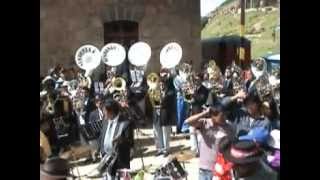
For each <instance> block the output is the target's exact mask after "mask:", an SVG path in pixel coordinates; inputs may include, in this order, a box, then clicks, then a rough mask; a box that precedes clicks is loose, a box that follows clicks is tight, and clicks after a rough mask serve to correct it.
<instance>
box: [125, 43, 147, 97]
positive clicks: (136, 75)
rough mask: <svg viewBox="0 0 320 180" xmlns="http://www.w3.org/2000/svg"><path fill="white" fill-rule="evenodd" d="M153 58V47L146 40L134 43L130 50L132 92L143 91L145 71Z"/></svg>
mask: <svg viewBox="0 0 320 180" xmlns="http://www.w3.org/2000/svg"><path fill="white" fill-rule="evenodd" d="M150 58H151V47H150V46H149V45H148V44H147V43H145V42H137V43H134V44H133V45H132V46H131V47H130V49H129V52H128V60H129V62H130V64H131V65H132V66H130V78H131V80H132V83H131V85H130V89H131V90H132V92H141V87H142V86H141V85H142V82H143V77H144V73H145V72H144V71H145V69H146V66H147V64H148V62H149V60H150Z"/></svg>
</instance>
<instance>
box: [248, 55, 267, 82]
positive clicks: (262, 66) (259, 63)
mask: <svg viewBox="0 0 320 180" xmlns="http://www.w3.org/2000/svg"><path fill="white" fill-rule="evenodd" d="M251 71H252V74H253V75H254V76H255V78H256V79H259V78H260V77H261V76H262V75H265V74H266V72H267V63H266V61H265V60H264V59H263V58H258V59H257V60H255V61H253V62H252V63H251Z"/></svg>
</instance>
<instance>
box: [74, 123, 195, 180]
mask: <svg viewBox="0 0 320 180" xmlns="http://www.w3.org/2000/svg"><path fill="white" fill-rule="evenodd" d="M172 130H173V132H175V127H172ZM189 144H190V140H188V139H187V138H186V135H183V134H179V135H175V134H174V133H171V141H170V152H171V153H170V154H171V155H170V156H175V157H177V158H178V160H179V159H180V158H183V159H184V160H183V161H180V163H181V165H182V166H183V167H184V168H185V170H186V172H187V173H188V176H187V178H186V179H188V180H196V179H198V171H199V168H198V161H199V158H196V157H195V156H194V155H193V154H192V153H191V151H190V145H189ZM135 147H136V148H137V152H136V153H135V158H134V159H133V160H131V162H130V168H131V169H130V171H134V172H137V171H139V170H142V169H143V166H142V162H143V164H144V171H145V174H144V179H145V180H152V179H153V175H152V172H154V171H155V169H156V168H157V167H159V166H160V165H161V164H163V162H165V160H166V158H165V157H163V156H158V157H156V156H155V154H156V149H155V145H154V140H153V131H152V129H151V128H141V129H139V130H135ZM139 149H140V150H139ZM140 152H142V154H143V159H142V158H141V157H140V154H141V153H140ZM180 160H181V159H180ZM97 165H98V163H95V164H89V165H81V166H78V168H74V169H73V173H74V174H75V175H80V176H82V175H85V174H88V173H90V172H92V171H93V170H94V169H95V167H96V166H97ZM78 179H80V180H85V179H90V178H86V177H81V178H78ZM91 179H92V178H91ZM95 179H97V180H98V179H102V178H95Z"/></svg>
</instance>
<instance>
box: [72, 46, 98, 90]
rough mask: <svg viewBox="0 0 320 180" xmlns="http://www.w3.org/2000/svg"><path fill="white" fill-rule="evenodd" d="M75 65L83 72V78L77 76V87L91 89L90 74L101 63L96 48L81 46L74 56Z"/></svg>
mask: <svg viewBox="0 0 320 180" xmlns="http://www.w3.org/2000/svg"><path fill="white" fill-rule="evenodd" d="M75 61H76V64H77V65H78V66H79V68H81V69H83V70H85V73H84V76H83V75H82V74H79V86H81V87H88V88H90V87H91V84H92V81H91V78H90V76H91V74H92V73H93V71H94V69H96V68H97V67H98V66H99V65H100V62H101V53H100V51H99V49H98V48H96V47H95V46H92V45H84V46H81V47H80V48H79V49H78V50H77V52H76V55H75Z"/></svg>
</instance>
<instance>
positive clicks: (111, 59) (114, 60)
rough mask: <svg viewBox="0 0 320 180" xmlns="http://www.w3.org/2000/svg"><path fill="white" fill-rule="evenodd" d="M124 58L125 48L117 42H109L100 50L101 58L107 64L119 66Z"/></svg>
mask: <svg viewBox="0 0 320 180" xmlns="http://www.w3.org/2000/svg"><path fill="white" fill-rule="evenodd" d="M125 59H126V50H125V48H124V47H123V46H122V45H120V44H118V43H109V44H107V45H105V46H104V47H103V48H102V50H101V60H102V62H103V63H105V64H106V65H108V66H119V65H120V64H122V63H123V61H124V60H125Z"/></svg>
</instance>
